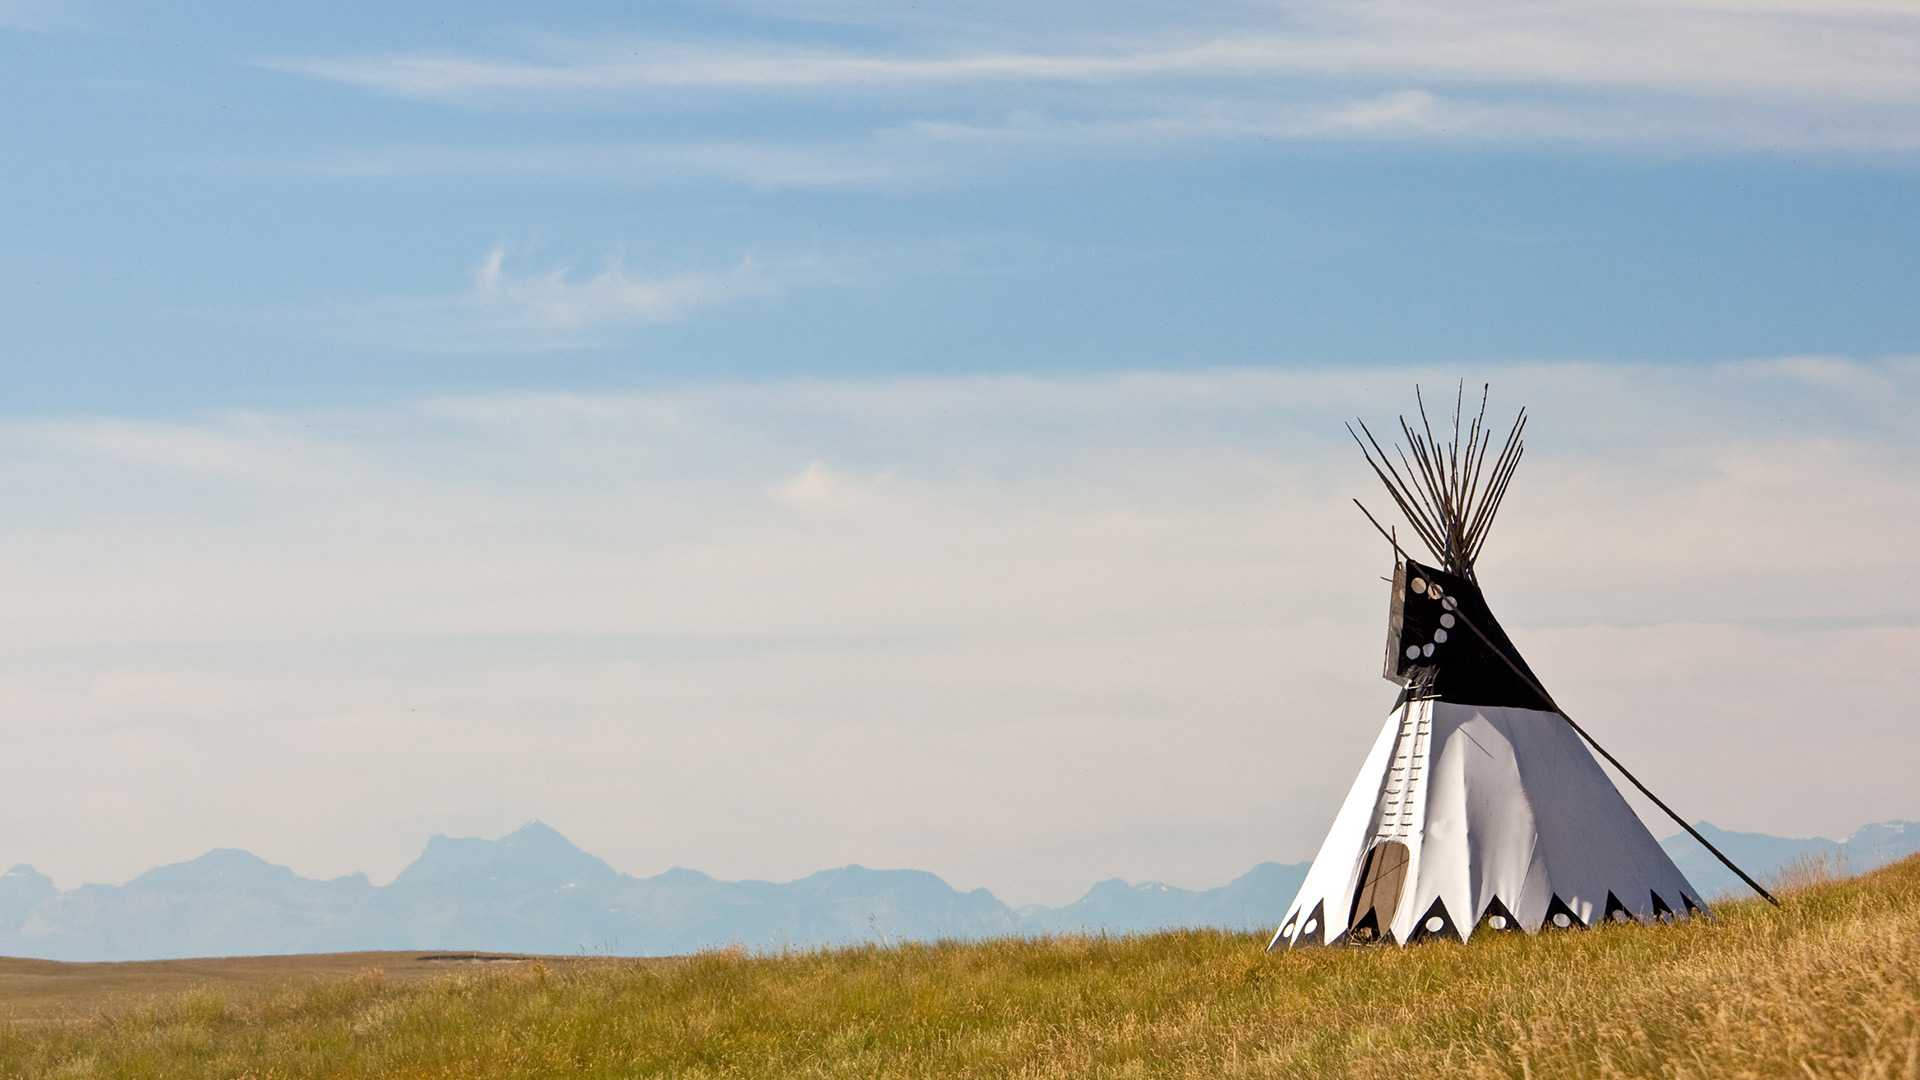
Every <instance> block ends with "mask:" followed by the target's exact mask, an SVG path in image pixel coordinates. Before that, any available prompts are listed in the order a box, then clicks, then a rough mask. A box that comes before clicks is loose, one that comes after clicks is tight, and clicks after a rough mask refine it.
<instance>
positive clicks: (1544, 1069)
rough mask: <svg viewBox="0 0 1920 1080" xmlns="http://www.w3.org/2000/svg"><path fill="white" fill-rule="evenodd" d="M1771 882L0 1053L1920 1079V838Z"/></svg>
mask: <svg viewBox="0 0 1920 1080" xmlns="http://www.w3.org/2000/svg"><path fill="white" fill-rule="evenodd" d="M1784 899H1785V900H1786V908H1785V910H1783V911H1775V910H1773V909H1771V908H1768V907H1766V906H1764V905H1761V904H1758V903H1753V902H1744V903H1737V904H1727V905H1724V906H1723V907H1722V908H1721V909H1720V917H1719V918H1718V919H1717V920H1715V921H1713V922H1704V921H1702V922H1695V923H1692V924H1687V925H1681V926H1673V927H1637V926H1628V927H1606V928H1602V929H1597V930H1593V931H1590V932H1584V933H1581V932H1572V933H1559V934H1548V935H1542V936H1539V937H1522V936H1518V935H1513V936H1496V937H1494V938H1493V939H1492V940H1484V941H1480V940H1476V941H1475V942H1474V943H1473V944H1472V945H1471V946H1464V947H1463V946H1456V945H1447V944H1440V945H1428V946H1423V947H1418V948H1413V949H1407V950H1397V949H1377V950H1366V951H1358V950H1324V951H1319V952H1306V953H1296V954H1293V955H1288V956H1266V955H1264V954H1263V953H1262V952H1261V945H1262V944H1263V942H1261V941H1260V940H1258V939H1256V938H1254V937H1251V936H1246V935H1234V934H1218V933H1177V934H1161V935H1155V936H1152V937H1141V938H1128V939H1098V938H1093V939H1089V938H1067V939H1059V940H1052V941H1038V942H1022V941H999V942H989V943H986V944H974V945H961V944H942V945H908V946H901V947H896V948H885V949H882V948H872V949H853V950H843V951H836V952H818V953H803V954H795V955H788V956H770V957H756V956H747V955H741V954H739V953H713V954H707V955H702V956H698V957H693V958H689V959H687V960H684V961H681V962H676V963H666V964H662V963H642V962H634V963H626V962H618V961H585V962H567V961H547V962H538V963H531V964H526V965H520V966H516V967H515V968H513V969H510V970H474V971H463V972H460V973H457V974H451V975H447V976H445V977H441V978H434V979H427V980H417V981H406V982H398V981H396V980H394V979H392V978H388V977H383V976H380V975H376V974H368V975H364V976H357V977H352V978H345V979H340V978H336V979H333V980H329V981H324V982H321V983H318V984H315V983H311V982H309V983H307V984H304V985H292V986H288V987H286V988H284V989H282V990H280V991H277V992H274V993H270V994H267V995H264V996H242V997H236V996H235V995H234V994H232V993H228V992H222V991H219V990H215V989H210V988H209V989H200V990H193V991H187V992H184V993H176V994H173V995H170V996H165V997H161V998H156V999H154V1000H152V1001H150V1002H147V1003H144V1004H141V1005H139V1006H137V1007H132V1008H126V1007H121V1008H117V1009H114V1010H112V1011H109V1012H108V1013H105V1014H103V1015H100V1016H97V1017H94V1018H89V1019H85V1020H80V1021H76V1022H74V1023H70V1024H59V1025H48V1024H32V1025H19V1024H16V1025H11V1026H0V1075H6V1076H32V1077H48V1076H73V1077H92V1076H141V1077H146V1076H231V1077H292V1076H343V1077H467V1076H552V1075H580V1076H608V1077H611V1076H644V1075H667V1076H677V1077H721V1076H727V1077H762V1076H764V1077H796V1076H800V1077H804V1076H879V1077H969V1076H1016V1077H1035V1078H1039V1077H1068V1076H1074V1077H1078V1076H1114V1077H1135V1076H1141V1077H1144V1076H1181V1077H1269V1076H1273V1077H1322V1076H1352V1077H1382V1078H1385V1077H1393V1078H1396V1080H1397V1078H1399V1077H1403V1076H1410V1075H1448V1076H1501V1077H1564V1076H1595V1077H1613V1076H1687V1077H1774V1076H1798V1077H1806V1076H1812V1077H1827V1076H1833V1077H1841V1076H1844V1077H1903V1078H1920V860H1908V861H1906V862H1904V863H1901V864H1897V865H1895V866H1892V867H1889V868H1887V869H1884V870H1881V871H1878V872H1876V873H1874V874H1871V875H1868V876H1866V877H1863V878H1856V879H1852V880H1846V881H1828V882H1819V883H1814V884H1808V885H1805V886H1802V887H1800V888H1798V889H1795V890H1792V891H1789V892H1788V893H1787V894H1786V896H1785V897H1784Z"/></svg>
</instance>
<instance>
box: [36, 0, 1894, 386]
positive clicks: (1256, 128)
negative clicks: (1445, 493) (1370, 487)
mask: <svg viewBox="0 0 1920 1080" xmlns="http://www.w3.org/2000/svg"><path fill="white" fill-rule="evenodd" d="M892 9H893V5H878V4H875V5H864V4H859V3H820V4H799V5H766V6H761V5H755V4H752V3H742V4H705V5H647V6H646V7H645V8H644V9H642V10H638V11H633V10H627V9H624V8H623V7H621V6H605V7H601V6H592V5H584V6H581V5H576V6H570V7H568V8H567V9H566V10H565V11H564V12H562V13H558V14H555V15H553V16H551V17H550V18H547V19H545V20H543V21H540V22H530V21H529V20H528V19H527V17H526V15H525V13H524V12H523V11H522V10H520V9H515V8H508V7H504V6H503V7H498V8H496V7H490V6H487V5H479V6H466V5H462V6H457V7H437V6H431V5H421V6H415V7H412V8H410V9H409V10H407V11H405V12H401V13H395V12H392V11H389V10H386V9H384V8H381V9H374V8H368V9H365V10H361V11H353V10H350V9H349V10H331V9H330V10H329V11H327V12H325V13H320V12H314V13H310V14H292V13H288V12H285V11H281V10H277V9H263V8H260V7H258V6H257V5H238V4H230V5H208V6H204V7H200V8H197V9H194V10H193V11H191V12H189V11H188V10H185V9H180V8H169V7H167V6H160V7H147V8H138V7H132V6H113V5H107V4H97V5H82V6H79V7H75V8H68V7H65V6H60V7H54V6H52V5H49V6H47V7H46V8H44V9H42V8H38V7H35V6H32V5H28V6H25V7H21V6H18V5H15V6H13V7H11V8H9V9H8V10H9V11H10V12H11V14H8V15H0V18H4V19H6V20H7V22H8V23H9V24H10V25H8V26H7V27H6V28H5V29H4V30H0V50H4V54H3V55H4V58H5V62H6V69H7V71H8V82H9V84H10V86H11V91H10V97H11V99H12V101H13V103H14V104H13V105H12V107H10V108H8V109H7V110H6V112H5V115H4V117H3V118H0V123H4V125H5V128H4V137H5V139H6V143H7V145H8V146H9V147H10V150H11V152H10V154H9V157H10V159H11V165H10V167H9V168H8V169H6V170H5V171H4V173H0V200H4V205H5V206H6V207H7V208H8V211H7V217H8V229H7V232H8V237H9V240H8V243H7V244H6V245H5V248H4V251H3V252H0V294H3V295H5V296H7V297H8V298H9V299H10V302H9V305H8V307H9V309H10V310H9V318H8V323H9V334H10V338H11V340H10V342H9V345H8V348H7V354H6V363H7V367H8V369H9V370H8V372H7V374H8V375H9V377H10V378H9V381H10V382H11V384H12V386H13V390H12V392H11V393H10V394H9V395H8V406H7V407H8V409H9V411H14V412H22V411H25V412H31V411H34V410H36V409H43V408H44V409H55V410H75V409H79V410H85V409H92V408H111V409H132V410H147V409H179V408H196V407H206V406H210V405H211V406H231V405H255V404H288V403H300V402H312V401H321V400H367V399H369V398H375V399H377V398H378V397H379V396H381V395H384V394H391V393H396V392H400V393H409V392H431V391H435V390H443V389H448V388H458V389H461V390H479V389H486V388H502V387H506V388H526V387H552V386H564V387H568V388H574V389H587V388H593V387H602V386H615V387H626V386H634V385H646V384H651V383H654V382H656V381H659V380H687V379H701V378H713V377H735V376H741V377H760V376H768V375H782V374H791V373H795V372H807V373H829V374H850V375H863V374H876V373H914V372H979V371H996V370H997V371H1032V370H1080V371H1089V370H1108V369H1113V368H1152V369H1165V368H1207V367H1219V366H1235V365H1283V366H1299V365H1315V364H1329V363H1334V364H1376V365H1377V364H1383V363H1397V362H1428V361H1436V362H1447V363H1484V362H1488V361H1512V360H1534V359H1578V360H1600V361H1606V360H1613V359H1632V360H1651V361H1659V362H1688V363H1698V362H1706V361H1713V360H1722V359H1733V358H1740V357H1748V356H1761V355H1778V354H1792V353H1801V352H1825V353H1840V354H1847V355H1865V356H1872V355H1880V354H1886V353H1899V352H1902V351H1905V350H1907V349H1908V348H1910V347H1911V343H1912V338H1913V335H1914V331H1915V320H1916V318H1920V316H1916V314H1915V308H1914V305H1913V304H1912V303H1911V302H1910V295H1909V288H1908V286H1909V284H1910V282H1911V281H1913V280H1914V279H1915V278H1916V276H1917V275H1916V271H1917V270H1920V266H1917V265H1916V262H1917V261H1920V255H1917V254H1916V252H1920V242H1916V241H1920V214H1917V213H1916V210H1915V203H1914V200H1913V197H1912V196H1913V191H1914V176H1915V173H1914V168H1913V166H1914V154H1915V151H1916V150H1917V149H1920V142H1916V141H1915V136H1916V135H1917V134H1920V117H1916V115H1915V105H1914V100H1915V95H1916V93H1920V91H1916V88H1915V86H1914V85H1913V82H1914V80H1913V79H1912V77H1911V75H1910V74H1908V73H1906V72H1903V71H1902V70H1901V65H1903V64H1906V63H1907V61H1911V60H1913V59H1914V58H1915V57H1914V55H1913V54H1914V51H1915V45H1914V35H1913V33H1912V20H1911V18H1910V17H1909V16H1907V15H1904V14H1899V13H1898V9H1897V8H1894V7H1889V8H1887V9H1886V10H1885V11H1884V12H1883V11H1878V10H1875V9H1873V8H1871V7H1865V8H1862V7H1827V6H1825V5H1811V4H1810V5H1806V6H1804V7H1799V6H1793V5H1787V6H1782V7H1777V8H1760V9H1755V10H1754V11H1752V12H1748V13H1744V14H1742V13H1737V12H1735V11H1733V10H1730V9H1725V8H1718V7H1716V6H1714V5H1704V6H1699V7H1688V6H1685V5H1682V6H1680V7H1676V8H1672V9H1670V10H1667V11H1665V13H1664V14H1658V15H1656V14H1655V13H1654V12H1655V10H1656V9H1637V8H1635V7H1633V6H1631V5H1628V6H1624V7H1622V6H1617V5H1613V6H1609V5H1593V6H1590V7H1578V6H1576V7H1573V8H1569V9H1567V10H1566V11H1565V12H1562V13H1561V14H1560V15H1559V16H1558V17H1555V16H1552V15H1545V16H1543V15H1542V14H1540V13H1539V11H1538V10H1529V9H1525V8H1519V7H1515V8H1507V9H1503V8H1501V7H1499V6H1497V5H1496V6H1493V7H1482V6H1473V7H1469V8H1464V9H1462V13H1461V14H1460V15H1459V16H1458V17H1455V18H1451V19H1436V18H1434V17H1433V16H1431V15H1422V14H1420V13H1419V10H1418V9H1417V8H1407V9H1401V8H1397V7H1396V6H1394V5H1362V6H1359V7H1355V8H1351V9H1349V8H1346V7H1344V6H1326V7H1319V6H1314V5H1306V6H1294V7H1285V8H1281V7H1273V6H1268V5H1259V4H1244V5H1224V6H1221V7H1219V8H1216V9H1213V10H1210V11H1205V12H1203V13H1201V14H1199V15H1193V16H1190V15H1189V14H1188V10H1187V9H1185V8H1181V7H1177V6H1172V5H1158V4H1139V3H1136V4H1120V5H1112V6H1106V5H1065V6H1059V5H1040V6H1039V7H1038V8H1035V9H1033V10H1031V11H1029V10H1027V9H1026V7H1024V6H1021V5H998V4H992V3H986V4H976V5H970V6H961V7H956V8H953V9H951V13H950V14H948V15H944V16H939V17H934V16H921V17H916V16H900V15H896V14H893V13H892ZM1430 24H1435V25H1430ZM1498 33H1512V34H1521V33H1525V34H1528V35H1531V38H1532V39H1538V41H1537V42H1535V43H1534V46H1533V47H1534V48H1535V49H1537V50H1541V51H1550V50H1551V49H1554V48H1562V49H1566V50H1568V52H1569V53H1570V57H1569V59H1568V61H1567V62H1566V63H1564V64H1563V65H1562V66H1561V67H1559V68H1553V67H1552V66H1551V65H1550V64H1549V65H1548V68H1547V70H1544V71H1541V70H1535V68H1537V67H1539V65H1535V64H1532V63H1530V58H1529V57H1527V56H1514V55H1509V54H1506V53H1505V52H1504V51H1503V49H1502V46H1503V45H1504V44H1505V42H1503V41H1502V40H1500V39H1499V38H1498V36H1497V34H1498ZM1823 34H1824V35H1829V38H1827V39H1823V38H1821V37H1820V36H1819V35H1823ZM1427 50H1430V51H1431V53H1432V54H1434V55H1428V53H1427ZM1316 52H1325V53H1327V54H1329V56H1330V57H1331V58H1330V59H1328V60H1327V61H1326V63H1325V65H1324V67H1325V68H1327V70H1322V67H1323V65H1321V64H1319V63H1317V62H1314V56H1315V54H1316ZM1214 53H1220V54H1223V55H1221V56H1215V55H1213V54H1214ZM1242 53H1249V54H1251V55H1250V56H1245V57H1241V56H1240V54H1242ZM1295 53H1304V54H1305V58H1304V59H1303V58H1302V57H1300V56H1296V55H1294V54H1295ZM1456 54H1460V55H1456ZM1861 54H1865V55H1864V59H1862V55H1861ZM1236 57H1238V58H1237V59H1236ZM1783 57H1784V58H1786V59H1791V60H1793V61H1795V62H1797V63H1799V64H1800V65H1802V66H1804V67H1805V69H1806V70H1805V71H1804V72H1802V71H1799V70H1798V69H1794V68H1787V69H1784V70H1772V69H1773V68H1778V67H1781V66H1782V65H1783V64H1784V63H1785V60H1783ZM1636 61H1637V62H1638V67H1637V68H1636V66H1635V62H1636ZM1099 64H1105V65H1106V66H1105V67H1100V66H1098V65H1099ZM943 65H944V66H943ZM970 65H971V66H970ZM996 65H997V66H996ZM1089 65H1093V67H1092V70H1091V71H1088V70H1086V69H1087V68H1088V67H1089ZM1876 65H1877V66H1878V69H1879V70H1876V69H1875V66H1876ZM1696 68H1698V69H1699V70H1697V71H1696V70H1695V69H1696ZM1911 68H1912V65H1911V64H1907V72H1910V71H1911ZM1342 69H1347V70H1342ZM1621 69H1624V70H1621ZM494 251H499V252H500V253H501V254H502V256H503V261H502V265H503V267H504V273H505V274H506V278H505V280H506V281H507V282H508V284H509V288H508V289H506V290H505V291H504V292H503V293H501V294H498V295H495V296H493V297H491V298H490V299H491V302H489V298H483V297H476V296H475V295H474V293H475V289H474V284H473V283H474V280H475V274H476V269H477V268H478V267H480V266H482V265H483V264H484V263H485V261H486V260H487V258H488V256H489V253H490V252H494ZM611 265H617V266H619V267H620V270H619V272H618V275H617V281H615V280H603V281H602V282H601V284H602V285H615V284H624V285H626V286H628V289H627V291H626V292H625V293H624V294H622V293H621V291H620V290H619V289H617V288H607V289H602V290H599V295H597V296H596V295H591V294H593V293H594V290H593V288H592V286H591V285H590V283H591V282H592V281H593V280H594V279H595V277H596V275H601V274H603V273H604V272H605V270H606V268H607V267H608V266H611ZM548 275H560V277H559V279H558V282H557V284H554V286H553V287H552V288H550V289H548V290H546V293H547V297H546V298H547V300H549V301H551V304H550V305H548V306H546V307H543V306H542V301H541V299H540V298H539V296H536V295H528V294H526V293H523V294H515V293H514V292H513V289H512V288H511V285H512V284H513V283H515V282H518V283H521V284H522V285H525V286H527V287H528V289H527V293H533V294H537V293H540V291H541V289H540V285H539V283H540V282H542V281H543V280H546V279H547V276H548ZM672 282H679V283H680V284H681V285H682V286H683V289H682V291H681V294H680V295H679V298H678V299H671V298H667V299H662V298H659V297H654V296H652V291H657V290H653V289H652V287H655V286H660V285H662V284H664V283H672ZM516 297H517V298H516ZM568 305H573V306H572V310H571V313H570V314H561V313H560V308H562V307H566V306H568Z"/></svg>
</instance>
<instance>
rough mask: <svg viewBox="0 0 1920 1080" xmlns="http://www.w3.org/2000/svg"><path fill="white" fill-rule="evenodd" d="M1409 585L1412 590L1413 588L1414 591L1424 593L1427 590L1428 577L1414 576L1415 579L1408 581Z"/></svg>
mask: <svg viewBox="0 0 1920 1080" xmlns="http://www.w3.org/2000/svg"><path fill="white" fill-rule="evenodd" d="M1407 587H1408V588H1410V589H1412V590H1413V591H1414V592H1417V593H1423V592H1426V591H1427V579H1426V578H1423V577H1417V578H1414V579H1413V580H1412V581H1409V582H1407Z"/></svg>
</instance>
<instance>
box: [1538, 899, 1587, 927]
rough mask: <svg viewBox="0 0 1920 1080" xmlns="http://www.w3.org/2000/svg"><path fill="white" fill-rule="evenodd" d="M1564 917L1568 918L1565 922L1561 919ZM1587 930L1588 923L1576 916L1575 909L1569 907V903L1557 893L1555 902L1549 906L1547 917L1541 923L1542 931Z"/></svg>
mask: <svg viewBox="0 0 1920 1080" xmlns="http://www.w3.org/2000/svg"><path fill="white" fill-rule="evenodd" d="M1563 915H1564V916H1565V917H1566V918H1565V919H1564V920H1563V919H1562V918H1561V916H1563ZM1586 928H1587V924H1586V922H1585V921H1584V920H1582V919H1581V918H1580V916H1578V915H1575V914H1574V913H1573V909H1572V908H1570V907H1568V906H1567V902H1566V901H1565V900H1562V899H1560V895H1559V894H1558V893H1555V894H1554V897H1553V901H1552V902H1551V903H1549V904H1548V905H1547V917H1546V918H1544V919H1542V920H1541V921H1540V929H1542V930H1585V929H1586Z"/></svg>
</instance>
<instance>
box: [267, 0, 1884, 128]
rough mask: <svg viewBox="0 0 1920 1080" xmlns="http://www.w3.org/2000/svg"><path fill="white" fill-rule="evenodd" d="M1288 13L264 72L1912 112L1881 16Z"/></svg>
mask: <svg viewBox="0 0 1920 1080" xmlns="http://www.w3.org/2000/svg"><path fill="white" fill-rule="evenodd" d="M1289 14H1290V18H1289V19H1288V21H1287V23H1286V24H1285V28H1284V29H1274V28H1271V26H1270V25H1262V24H1261V23H1257V22H1256V23H1253V24H1252V25H1249V26H1248V27H1246V28H1245V29H1244V30H1243V31H1242V32H1237V33H1233V34H1231V35H1225V36H1219V37H1212V38H1205V39H1200V40H1188V41H1184V42H1180V43H1177V44H1162V43H1157V42H1156V43H1154V44H1143V45H1134V46H1125V45H1113V44H1108V45H1105V46H1103V47H1100V48H1089V49H1080V50H1056V51H1019V50H1008V51H999V52H977V53H966V54H957V55H940V54H908V53H897V54H885V53H854V52H833V51H823V50H803V49H778V50H773V49H755V48H734V49H713V48H693V47H666V46H660V45H642V46H637V47H636V46H633V45H627V46H623V47H621V48H618V49H600V48H596V47H591V46H586V45H581V46H578V47H576V48H574V49H572V50H569V54H568V55H565V56H561V57H557V58H553V59H545V60H531V59H495V58H485V57H476V56H469V55H461V54H453V53H439V54H435V53H416V54H387V55H374V56H346V57H313V58H300V59H285V60H278V61H272V62H271V63H272V66H275V67H278V68H280V69H282V70H286V71H291V72H296V73H300V74H304V75H309V76H312V77H315V78H321V79H327V80H330V81H335V82H341V83H346V84H350V85H355V86H360V87H364V88H366V89H370V90H376V91H379V92H383V93H391V94H398V95H403V96H409V97H424V98H437V99H443V100H456V101H457V100H475V99H486V98H490V97H498V96H508V97H524V96H526V95H536V94H581V93H586V94H605V93H621V92H636V91H648V90H669V89H735V90H760V91H765V90H794V89H811V88H823V87H847V86H872V87H900V86H915V85H942V84H947V85H951V84H968V83H994V82H1054V83H1110V82H1119V81H1129V80H1143V79H1246V78H1261V77H1269V76H1273V75H1287V74H1301V75H1314V76H1331V77H1355V76H1364V77H1372V78H1386V79H1391V80H1396V81H1403V82H1404V81H1406V80H1408V79H1421V80H1444V81H1452V82H1460V83H1465V84H1481V85H1487V84H1532V85H1540V86H1560V87H1587V88H1595V87H1600V88H1613V89H1631V90H1658V91H1683V92H1688V93H1700V94H1709V95H1757V96H1762V97H1773V98H1789V99H1791V98H1799V99H1813V100H1835V99H1847V100H1860V101H1879V102H1888V101H1896V102H1903V103H1912V102H1913V101H1914V100H1915V99H1916V97H1920V13H1916V12H1914V11H1912V10H1911V9H1910V8H1908V9H1904V10H1903V9H1901V8H1897V7H1895V6H1892V5H1889V6H1884V7H1881V6H1873V5H1838V6H1832V7H1828V6H1825V5H1814V4H1804V5H1789V4H1776V5H1765V6H1755V7H1741V6H1729V5H1722V4H1715V3H1692V4H1686V3H1682V4H1653V3H1642V2H1619V3H1587V4H1572V5H1564V4H1563V5H1552V6H1549V7H1545V8H1543V7H1541V6H1539V5H1531V4H1520V3H1512V2H1495V3H1477V4H1460V5H1446V6H1443V7H1435V6H1432V5H1421V4H1412V3H1395V2H1388V3H1366V4H1354V5H1332V4H1322V5H1309V6H1308V7H1306V8H1304V9H1301V10H1300V11H1298V12H1290V13H1289ZM1268 22H1269V23H1270V20H1268ZM1164 40H1165V39H1164V38H1161V39H1160V41H1164Z"/></svg>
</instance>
